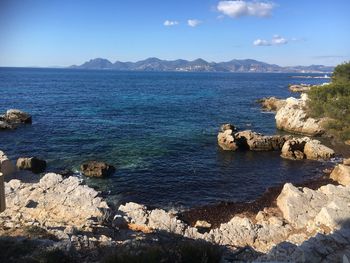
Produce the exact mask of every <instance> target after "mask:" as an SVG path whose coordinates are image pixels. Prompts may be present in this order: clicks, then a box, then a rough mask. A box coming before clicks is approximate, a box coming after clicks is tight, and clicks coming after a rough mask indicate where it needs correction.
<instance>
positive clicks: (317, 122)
mask: <svg viewBox="0 0 350 263" xmlns="http://www.w3.org/2000/svg"><path fill="white" fill-rule="evenodd" d="M306 100H307V96H306V94H303V95H302V96H301V99H296V98H292V97H291V98H288V99H286V104H285V105H284V106H283V107H281V108H280V109H279V110H278V111H277V113H276V116H275V119H276V126H277V128H278V129H280V130H285V131H288V132H292V133H299V134H305V135H310V136H318V135H322V134H323V133H324V132H325V129H324V128H323V127H322V122H323V121H324V120H321V119H314V118H311V117H309V116H308V115H307V113H306V110H305V109H306Z"/></svg>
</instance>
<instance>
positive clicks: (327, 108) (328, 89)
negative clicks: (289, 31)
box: [308, 63, 350, 140]
mask: <svg viewBox="0 0 350 263" xmlns="http://www.w3.org/2000/svg"><path fill="white" fill-rule="evenodd" d="M308 95H309V99H310V100H309V101H308V113H309V115H310V116H311V117H328V118H329V121H328V122H326V124H325V127H326V128H327V129H328V131H329V132H330V133H331V134H333V135H335V136H336V137H339V138H340V139H342V140H349V139H350V63H347V64H341V65H339V66H337V67H336V69H335V70H334V74H333V76H332V83H331V84H329V85H324V86H318V87H313V88H311V90H310V92H309V93H308Z"/></svg>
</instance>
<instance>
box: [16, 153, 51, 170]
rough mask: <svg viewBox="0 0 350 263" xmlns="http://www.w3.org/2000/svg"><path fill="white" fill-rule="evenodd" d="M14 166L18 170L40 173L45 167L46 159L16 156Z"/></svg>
mask: <svg viewBox="0 0 350 263" xmlns="http://www.w3.org/2000/svg"><path fill="white" fill-rule="evenodd" d="M16 166H17V168H18V169H20V170H29V171H32V172H33V173H42V172H44V171H45V169H46V161H44V160H41V159H38V158H36V157H29V158H18V160H17V162H16Z"/></svg>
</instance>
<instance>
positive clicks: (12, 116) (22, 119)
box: [5, 109, 32, 123]
mask: <svg viewBox="0 0 350 263" xmlns="http://www.w3.org/2000/svg"><path fill="white" fill-rule="evenodd" d="M5 120H6V121H7V122H9V123H32V116H30V115H29V114H28V113H26V112H23V111H21V110H17V109H10V110H7V111H6V114H5Z"/></svg>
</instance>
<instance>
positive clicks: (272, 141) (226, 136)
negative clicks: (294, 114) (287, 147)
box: [218, 129, 290, 151]
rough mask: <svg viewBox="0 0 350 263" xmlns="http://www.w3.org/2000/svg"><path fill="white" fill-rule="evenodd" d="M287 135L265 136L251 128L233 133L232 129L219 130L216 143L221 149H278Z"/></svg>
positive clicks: (287, 137)
mask: <svg viewBox="0 0 350 263" xmlns="http://www.w3.org/2000/svg"><path fill="white" fill-rule="evenodd" d="M289 138H290V137H289V136H279V135H274V136H265V135H263V134H261V133H256V132H253V131H251V130H245V131H241V132H237V133H234V130H232V129H226V130H224V131H221V132H219V134H218V144H219V146H220V147H221V148H222V149H223V150H231V151H235V150H237V149H240V150H251V151H275V150H280V149H281V148H282V146H283V144H284V143H285V141H286V140H287V139H289Z"/></svg>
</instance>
